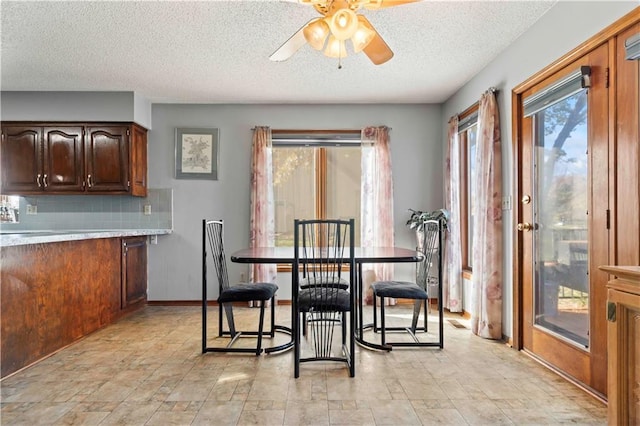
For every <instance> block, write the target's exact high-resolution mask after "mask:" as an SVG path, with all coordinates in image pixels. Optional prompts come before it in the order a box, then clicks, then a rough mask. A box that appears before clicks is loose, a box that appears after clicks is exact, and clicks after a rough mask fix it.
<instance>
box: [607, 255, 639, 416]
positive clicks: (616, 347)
mask: <svg viewBox="0 0 640 426" xmlns="http://www.w3.org/2000/svg"><path fill="white" fill-rule="evenodd" d="M600 269H602V270H604V271H606V272H608V273H610V274H612V275H615V278H614V279H612V280H611V281H609V283H608V284H607V320H608V321H607V349H608V356H609V360H608V365H609V370H608V372H607V373H608V389H607V398H608V422H609V424H610V425H640V266H601V267H600Z"/></svg>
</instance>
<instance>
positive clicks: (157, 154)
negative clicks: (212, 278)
mask: <svg viewBox="0 0 640 426" xmlns="http://www.w3.org/2000/svg"><path fill="white" fill-rule="evenodd" d="M442 122H443V120H442V114H441V111H440V106H437V105H178V104H154V105H153V130H152V131H151V132H149V185H150V186H152V187H162V188H173V202H174V215H173V229H174V232H173V234H172V235H167V236H160V237H159V238H158V245H156V246H150V247H149V300H197V299H198V298H200V297H201V296H200V291H201V287H200V285H201V281H200V279H201V278H200V277H201V272H200V268H201V266H200V265H201V259H200V253H201V244H202V242H201V238H202V237H201V226H202V225H201V222H202V219H204V218H207V219H224V220H225V244H226V248H227V252H228V253H231V252H233V251H235V250H238V249H241V248H244V247H247V246H248V243H249V189H250V172H249V168H250V162H251V138H252V131H251V128H252V127H254V126H256V125H266V126H270V127H271V128H273V129H361V128H362V127H365V126H367V125H386V126H389V127H391V128H392V130H391V155H392V167H393V177H394V189H395V200H394V203H395V208H394V215H395V235H396V242H397V244H398V245H400V246H404V247H409V248H410V247H415V242H414V240H413V235H412V234H411V232H409V230H408V229H407V228H406V227H405V226H404V223H405V222H406V220H407V219H408V212H407V209H409V208H414V209H429V210H433V209H437V208H440V207H442V174H443V161H442V158H443V151H442V146H441V145H442V144H441V134H442ZM176 127H217V128H219V129H220V172H219V174H220V176H219V180H218V181H206V180H200V181H197V180H176V179H174V168H175V164H174V149H175V148H174V147H175V128H176ZM396 271H397V276H398V277H405V278H410V277H411V275H412V274H413V269H412V266H410V265H400V266H398V267H397V268H396ZM229 272H230V277H231V279H232V280H233V279H239V278H240V274H242V273H244V274H246V272H247V268H246V266H242V265H233V264H231V265H230V271H229ZM245 276H246V275H245ZM278 283H279V285H280V288H281V291H280V292H279V295H280V297H281V298H284V299H288V298H289V297H290V281H289V280H288V276H287V275H286V274H279V276H278Z"/></svg>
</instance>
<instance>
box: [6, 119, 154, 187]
mask: <svg viewBox="0 0 640 426" xmlns="http://www.w3.org/2000/svg"><path fill="white" fill-rule="evenodd" d="M0 154H1V157H2V193H3V194H16V195H38V194H88V193H93V194H130V195H135V196H146V195H147V186H146V181H147V131H146V129H144V128H143V127H141V126H139V125H137V124H135V123H115V124H114V123H33V122H29V123H26V122H5V123H2V139H1V143H0Z"/></svg>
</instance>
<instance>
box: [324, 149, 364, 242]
mask: <svg viewBox="0 0 640 426" xmlns="http://www.w3.org/2000/svg"><path fill="white" fill-rule="evenodd" d="M326 150H327V151H326V152H327V195H326V197H327V200H326V207H327V212H326V216H327V218H328V219H351V218H354V219H355V229H356V230H359V229H360V176H361V174H362V173H361V165H360V147H335V148H334V147H331V148H326ZM355 244H356V245H359V244H360V232H358V231H356V238H355Z"/></svg>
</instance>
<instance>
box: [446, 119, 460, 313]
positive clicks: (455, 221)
mask: <svg viewBox="0 0 640 426" xmlns="http://www.w3.org/2000/svg"><path fill="white" fill-rule="evenodd" d="M445 173H446V175H445V182H444V184H445V190H444V191H445V192H444V193H445V199H444V208H445V209H446V210H448V211H449V212H450V215H449V220H448V222H447V227H448V228H449V229H448V231H445V246H444V262H443V266H444V267H443V271H442V273H443V274H442V275H443V277H442V281H443V286H442V295H443V303H444V307H445V308H447V309H449V311H451V312H462V243H461V231H460V208H461V207H460V183H461V182H460V138H459V135H458V116H457V115H456V116H454V117H452V118H451V120H449V138H448V147H447V162H446V170H445Z"/></svg>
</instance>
